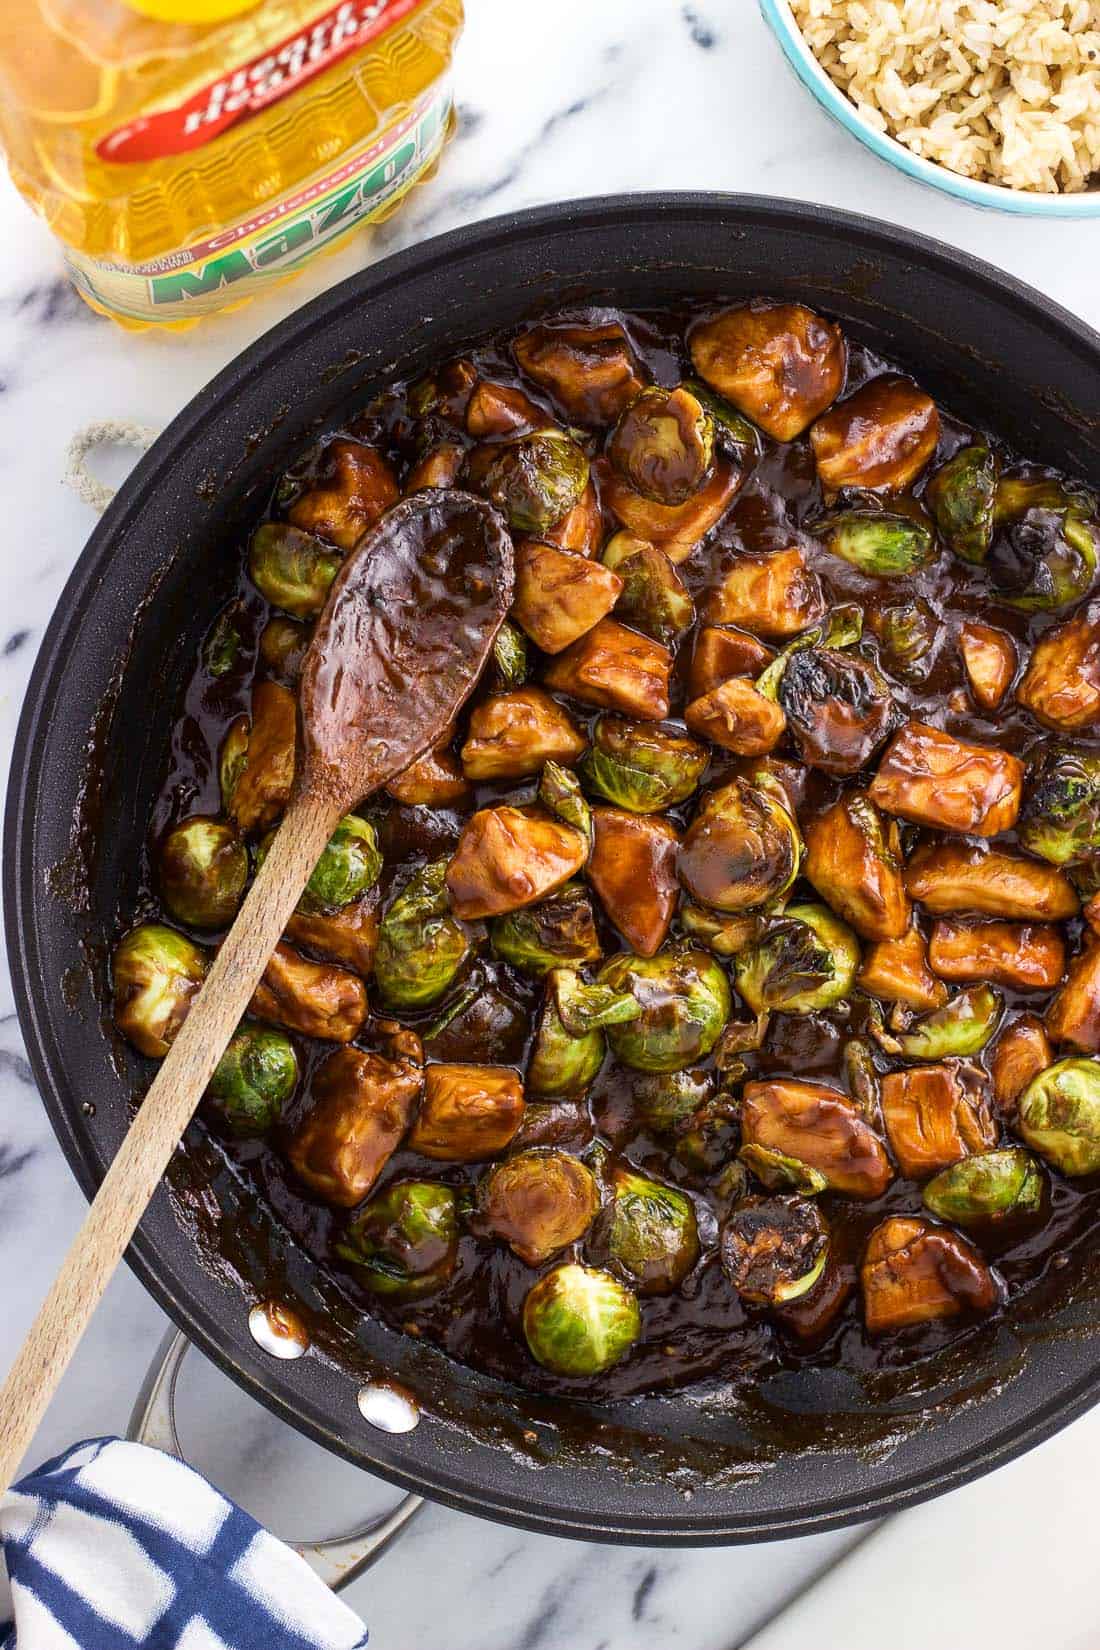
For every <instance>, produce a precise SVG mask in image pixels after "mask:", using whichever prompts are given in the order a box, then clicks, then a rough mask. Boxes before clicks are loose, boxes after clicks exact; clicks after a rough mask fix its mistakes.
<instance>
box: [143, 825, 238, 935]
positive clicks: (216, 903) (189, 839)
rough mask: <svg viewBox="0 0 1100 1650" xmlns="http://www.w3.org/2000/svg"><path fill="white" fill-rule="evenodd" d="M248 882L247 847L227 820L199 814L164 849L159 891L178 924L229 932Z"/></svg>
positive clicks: (177, 827)
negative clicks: (221, 929) (223, 929)
mask: <svg viewBox="0 0 1100 1650" xmlns="http://www.w3.org/2000/svg"><path fill="white" fill-rule="evenodd" d="M247 881H248V849H247V848H246V847H245V845H244V843H243V842H242V841H241V839H240V837H239V836H238V835H237V832H236V831H235V830H234V828H233V826H232V825H231V824H230V823H229V821H228V820H225V819H209V818H207V817H206V816H205V815H202V814H195V815H194V816H193V817H192V818H191V819H184V820H181V821H180V823H179V824H178V825H173V827H172V829H171V830H170V831H169V832H168V834H167V835H166V836H165V838H164V841H163V842H162V843H161V845H160V890H161V893H162V894H163V896H164V903H165V905H166V906H167V907H168V909H169V911H170V912H171V914H172V916H174V917H175V918H176V920H177V921H178V922H185V923H186V924H187V926H188V927H189V928H227V927H228V926H229V924H230V923H231V922H232V921H233V918H234V917H235V916H236V915H237V908H238V906H239V905H240V903H241V896H242V895H243V893H244V889H245V884H246V882H247Z"/></svg>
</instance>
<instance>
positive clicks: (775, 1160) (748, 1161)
mask: <svg viewBox="0 0 1100 1650" xmlns="http://www.w3.org/2000/svg"><path fill="white" fill-rule="evenodd" d="M737 1155H738V1157H739V1158H740V1159H741V1161H742V1163H744V1164H745V1165H746V1166H747V1167H748V1168H749V1169H751V1170H752V1172H753V1174H754V1175H755V1176H756V1178H757V1180H759V1181H761V1182H762V1183H763V1184H764V1185H765V1186H766V1187H767V1188H768V1190H769V1192H801V1194H802V1196H803V1197H816V1196H817V1194H818V1192H823V1191H825V1190H826V1188H827V1187H828V1184H829V1182H828V1180H827V1179H826V1177H825V1176H824V1175H823V1174H822V1173H821V1170H820V1169H815V1168H812V1167H811V1165H810V1164H809V1163H803V1162H802V1159H801V1158H798V1157H788V1156H787V1155H786V1154H785V1153H784V1152H776V1151H772V1149H771V1147H770V1146H758V1145H753V1144H750V1145H747V1146H742V1147H741V1150H740V1151H739V1152H738V1154H737Z"/></svg>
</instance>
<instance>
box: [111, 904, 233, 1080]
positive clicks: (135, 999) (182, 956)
mask: <svg viewBox="0 0 1100 1650" xmlns="http://www.w3.org/2000/svg"><path fill="white" fill-rule="evenodd" d="M208 966H209V961H208V958H207V955H206V952H205V951H203V950H202V949H201V948H200V947H199V946H197V945H195V944H194V943H193V942H192V941H191V940H189V939H187V937H186V936H185V935H183V934H177V932H176V930H175V929H174V928H168V927H166V926H165V924H164V923H160V922H143V923H140V924H139V925H138V927H137V928H131V930H130V932H129V933H128V934H124V935H123V937H122V939H121V940H119V942H118V944H117V946H116V947H115V954H114V959H113V963H112V968H111V974H112V981H113V985H114V1015H115V1024H116V1026H117V1027H118V1029H119V1030H120V1031H121V1032H122V1035H123V1036H124V1037H126V1038H127V1039H128V1040H129V1041H130V1042H131V1043H133V1045H134V1047H135V1048H136V1049H140V1051H141V1053H142V1054H151V1055H153V1056H154V1057H155V1058H156V1059H162V1058H163V1057H164V1055H166V1054H167V1053H168V1050H169V1048H170V1047H171V1045H172V1043H173V1042H174V1040H175V1037H176V1034H177V1032H178V1031H179V1029H180V1026H181V1025H182V1024H183V1022H184V1020H185V1019H186V1018H187V1011H188V1009H189V1008H190V1007H191V999H192V997H195V996H197V994H198V992H199V990H200V988H201V986H202V983H203V980H204V979H205V978H206V970H207V968H208Z"/></svg>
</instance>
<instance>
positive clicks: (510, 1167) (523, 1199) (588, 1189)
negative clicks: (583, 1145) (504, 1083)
mask: <svg viewBox="0 0 1100 1650" xmlns="http://www.w3.org/2000/svg"><path fill="white" fill-rule="evenodd" d="M599 1208H600V1188H599V1185H598V1184H597V1181H596V1177H595V1175H594V1174H593V1173H592V1170H591V1169H590V1168H588V1167H587V1165H586V1164H584V1163H582V1162H581V1161H580V1159H579V1158H577V1157H574V1156H572V1154H571V1153H570V1152H562V1151H555V1150H553V1149H549V1150H548V1149H546V1148H543V1147H535V1148H534V1149H532V1150H531V1151H526V1152H517V1153H516V1155H515V1156H514V1157H509V1158H507V1159H506V1160H505V1162H503V1163H499V1164H498V1165H497V1166H496V1168H495V1169H491V1170H490V1172H489V1173H488V1175H486V1177H485V1179H484V1181H483V1182H482V1184H481V1187H480V1189H479V1194H478V1215H477V1222H478V1227H479V1229H483V1230H486V1231H488V1232H491V1233H492V1235H493V1236H494V1237H498V1238H500V1239H501V1240H502V1241H503V1242H504V1243H506V1244H507V1245H508V1247H509V1248H510V1249H512V1250H513V1251H514V1252H515V1253H516V1254H517V1255H518V1256H519V1258H520V1260H523V1261H526V1262H527V1265H528V1266H541V1265H542V1263H543V1261H544V1260H549V1259H550V1256H551V1255H556V1254H558V1253H559V1251H560V1250H562V1249H565V1248H567V1247H568V1246H569V1244H571V1243H576V1241H577V1239H578V1238H582V1237H583V1236H584V1234H585V1233H586V1232H587V1230H588V1228H589V1227H590V1226H591V1224H592V1222H593V1221H594V1220H595V1218H596V1215H597V1214H598V1212H599Z"/></svg>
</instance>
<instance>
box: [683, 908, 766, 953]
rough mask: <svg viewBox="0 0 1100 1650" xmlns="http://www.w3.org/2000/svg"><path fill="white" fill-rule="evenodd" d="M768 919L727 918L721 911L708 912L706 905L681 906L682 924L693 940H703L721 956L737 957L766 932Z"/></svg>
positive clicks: (751, 917)
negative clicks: (765, 925)
mask: <svg viewBox="0 0 1100 1650" xmlns="http://www.w3.org/2000/svg"><path fill="white" fill-rule="evenodd" d="M766 920H767V919H766V918H764V917H759V916H748V917H739V916H734V917H724V916H722V914H721V912H719V911H708V910H706V909H705V908H704V907H703V906H702V905H691V904H687V903H685V904H683V905H681V907H680V925H681V927H682V928H683V930H684V933H685V934H688V935H690V937H691V938H692V939H693V940H701V941H702V943H703V944H704V945H705V946H706V947H707V948H708V949H709V950H711V951H714V952H717V954H718V956H720V957H736V955H737V953H738V952H739V951H744V950H745V949H746V948H747V947H748V946H750V945H752V944H753V943H754V941H756V940H758V939H760V937H761V935H762V934H763V932H764V924H765V922H766Z"/></svg>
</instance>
